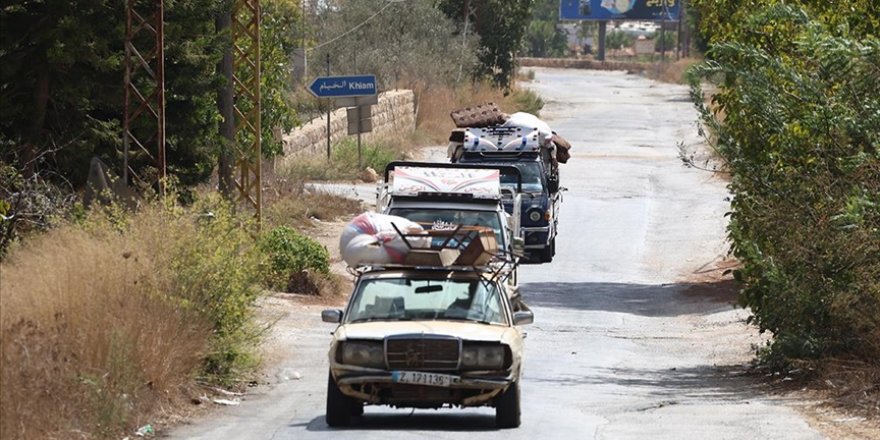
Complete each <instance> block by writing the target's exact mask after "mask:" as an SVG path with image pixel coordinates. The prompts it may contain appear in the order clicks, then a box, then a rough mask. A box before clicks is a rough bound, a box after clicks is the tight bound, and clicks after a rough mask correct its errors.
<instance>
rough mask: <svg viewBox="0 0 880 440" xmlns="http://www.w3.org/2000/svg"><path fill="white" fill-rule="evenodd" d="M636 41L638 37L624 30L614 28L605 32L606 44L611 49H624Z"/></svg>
mask: <svg viewBox="0 0 880 440" xmlns="http://www.w3.org/2000/svg"><path fill="white" fill-rule="evenodd" d="M635 41H636V37H635V36H633V35H632V34H630V33H628V32H624V31H618V30H613V31H611V32H608V33H607V34H605V46H607V47H608V48H609V49H617V50H620V49H623V48H624V47H630V46H632V45H633V43H634V42H635Z"/></svg>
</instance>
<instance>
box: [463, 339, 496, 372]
mask: <svg viewBox="0 0 880 440" xmlns="http://www.w3.org/2000/svg"><path fill="white" fill-rule="evenodd" d="M504 358H505V352H504V346H502V345H472V346H465V347H464V348H463V349H462V351H461V366H462V367H463V368H465V369H480V370H500V369H502V368H504Z"/></svg>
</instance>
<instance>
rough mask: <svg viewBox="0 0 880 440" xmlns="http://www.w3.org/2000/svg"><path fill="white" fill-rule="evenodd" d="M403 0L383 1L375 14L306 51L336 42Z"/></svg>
mask: <svg viewBox="0 0 880 440" xmlns="http://www.w3.org/2000/svg"><path fill="white" fill-rule="evenodd" d="M403 1H405V0H387V3H385V5H384V6H382V7H381V8H379V10H378V11H376V13H375V14H373V15H371V16H369V17H368V18H367V19H366V20H364V21H362V22H360V23H358V24H357V25H356V26H355V27H353V28H351V29H349V30H347V31H345V32H343V33H342V34H340V35H337V36H336V37H335V38H333V39H332V40H330V41H325V42H323V43H321V44H319V45H317V46H315V47H310V48H308V49H306V52H310V51H313V50H315V49H319V48H322V47H324V46H326V45H328V44H330V43H333V42H336V41H337V40H339V39H341V38H343V37H345V36H346V35H348V34H350V33H352V32H354V31H356V30H358V29H360V28H361V27H362V26H363V25H365V24H367V22H369V21H370V20H372V19H374V18H376V17H377V16H379V14H381V13H382V11H384V10H385V9H387V8H388V7H389V6H391V5H392V4H394V3H401V2H403Z"/></svg>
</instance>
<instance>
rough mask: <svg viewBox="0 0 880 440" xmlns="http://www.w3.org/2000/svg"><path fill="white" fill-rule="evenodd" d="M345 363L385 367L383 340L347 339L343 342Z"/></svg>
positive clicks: (343, 360)
mask: <svg viewBox="0 0 880 440" xmlns="http://www.w3.org/2000/svg"><path fill="white" fill-rule="evenodd" d="M341 361H342V363H343V364H348V365H357V366H359V367H368V368H385V353H384V351H383V349H382V343H381V342H367V341H346V342H343V343H342V359H341Z"/></svg>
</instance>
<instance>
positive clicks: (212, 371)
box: [0, 0, 541, 439]
mask: <svg viewBox="0 0 880 440" xmlns="http://www.w3.org/2000/svg"><path fill="white" fill-rule="evenodd" d="M56 3H57V2H56ZM56 3H52V4H46V3H44V2H25V3H20V4H14V5H7V6H4V7H2V8H0V37H2V38H0V74H2V75H0V331H2V337H0V437H2V438H85V439H92V438H94V439H103V438H123V437H126V436H127V435H131V434H132V432H133V431H134V430H135V429H137V428H138V427H141V426H145V425H147V424H156V423H157V422H158V423H159V424H160V425H161V423H162V420H164V419H173V418H174V415H175V414H177V413H178V410H180V409H181V408H183V407H184V406H186V405H190V404H191V402H192V401H193V399H194V398H199V397H200V396H202V395H203V394H204V393H205V391H206V389H207V388H213V387H217V386H219V387H226V388H240V387H242V386H243V385H244V384H246V383H248V382H249V381H250V380H252V379H253V377H254V375H255V373H256V368H257V367H258V366H259V358H258V356H257V353H258V346H259V343H260V340H261V336H262V335H263V334H264V333H265V332H266V331H267V330H268V328H269V325H270V324H271V323H267V322H263V321H262V320H261V317H260V316H258V315H257V313H256V309H255V307H254V306H255V305H256V304H257V302H258V301H259V300H260V297H261V296H262V295H265V294H267V293H268V292H271V291H279V290H281V291H288V292H295V293H306V294H317V295H334V294H336V293H338V292H339V291H340V290H341V288H342V287H343V283H341V281H340V279H339V277H338V276H336V275H334V274H333V273H332V272H331V271H329V269H328V268H329V267H330V261H329V254H328V252H327V250H326V249H325V248H324V247H323V246H321V245H320V244H318V243H317V242H316V241H315V240H313V239H312V238H310V237H309V235H310V234H311V233H312V231H313V230H314V227H315V226H316V225H318V224H319V222H326V221H333V220H336V219H338V218H339V217H341V216H346V215H350V214H353V213H355V212H358V211H359V210H360V209H361V206H360V203H359V202H357V201H352V200H349V199H346V198H344V197H342V196H339V195H334V194H329V193H326V192H322V191H316V190H313V189H310V188H309V187H308V186H307V185H306V184H305V180H306V179H352V178H357V177H358V176H359V175H360V173H361V172H362V170H361V169H360V168H358V167H357V150H356V145H355V142H354V140H353V139H346V140H344V141H342V142H341V143H340V144H338V145H336V146H335V148H334V152H333V165H332V166H328V165H327V164H326V159H325V158H324V157H320V158H314V159H315V160H314V161H312V158H309V159H308V160H304V161H302V162H299V161H298V162H297V163H298V164H299V165H298V166H301V169H297V170H284V169H281V170H278V172H275V173H273V172H271V171H268V170H267V173H266V174H267V175H266V176H265V180H264V184H265V188H264V192H263V195H264V219H263V223H262V227H261V228H260V227H257V225H256V224H255V223H254V222H253V221H252V218H251V213H249V212H248V210H247V208H246V207H244V206H241V205H236V204H235V203H233V202H230V201H227V200H224V199H223V198H222V197H221V196H219V195H217V194H216V193H215V190H216V188H213V187H210V186H209V185H212V184H209V182H216V180H217V175H218V172H217V169H218V162H219V161H220V160H221V158H222V157H224V155H225V154H227V153H228V152H229V151H230V150H231V148H232V146H230V145H227V143H226V142H225V140H224V137H223V136H222V135H221V133H220V127H219V123H220V122H221V121H222V117H221V116H220V113H219V110H218V105H217V99H218V94H219V93H220V92H221V90H223V88H224V87H225V80H224V78H223V75H222V74H221V73H220V72H219V70H218V69H219V67H218V64H219V62H220V60H221V59H222V55H223V50H224V47H227V46H228V45H229V38H230V33H229V30H228V29H226V30H219V31H218V29H217V27H216V22H215V21H216V20H217V18H218V17H220V16H222V15H223V14H225V13H227V12H228V11H229V8H230V6H231V2H229V1H224V2H210V1H206V0H197V1H188V2H165V40H166V43H165V49H166V52H165V86H166V100H167V106H166V134H167V145H166V147H167V161H168V172H169V175H170V176H171V178H170V179H169V181H168V182H166V183H167V184H168V186H169V187H170V191H169V194H168V196H167V197H166V198H164V199H160V198H157V197H155V196H151V195H149V194H150V193H151V192H152V191H153V190H155V188H149V187H143V188H134V187H135V186H137V185H135V184H134V183H135V182H133V181H132V182H120V181H119V180H115V178H113V177H112V176H111V177H110V182H109V183H110V186H111V189H113V190H114V191H113V192H116V194H115V195H114V194H110V193H105V192H102V191H101V188H90V187H87V185H86V182H87V179H88V178H89V172H90V164H92V163H93V162H92V161H93V159H98V160H100V161H101V162H103V163H104V164H106V167H107V168H108V169H109V170H112V171H116V174H120V173H119V171H120V170H121V164H122V156H121V150H122V143H121V125H122V123H121V113H122V108H121V103H122V94H123V62H122V60H123V58H122V57H123V36H124V29H125V14H124V9H123V8H124V6H123V3H120V2H108V1H94V2H77V1H75V2H67V3H64V4H61V3H57V4H56ZM261 3H262V8H263V17H262V29H261V31H262V41H263V50H262V52H261V53H262V57H263V59H262V65H263V76H262V82H261V84H262V127H263V133H262V136H263V139H262V140H263V153H264V155H265V157H264V158H265V159H272V158H273V157H274V156H276V155H278V154H280V153H281V151H282V150H281V144H280V139H279V137H278V136H277V135H276V134H277V132H286V131H289V130H291V129H292V128H293V127H294V126H295V125H296V124H297V123H298V120H299V119H308V118H309V115H310V112H317V111H319V110H321V109H320V106H319V105H316V103H315V101H314V100H312V99H311V98H308V99H303V96H302V94H301V93H302V92H301V90H300V87H299V86H297V85H296V84H295V83H294V82H293V81H291V76H290V73H291V71H292V70H293V66H292V60H293V58H294V57H293V53H294V50H295V49H296V48H297V47H298V46H299V45H301V44H303V43H305V45H306V46H307V47H309V49H310V52H309V57H310V58H309V66H311V71H310V72H306V78H305V79H306V80H308V79H310V78H312V77H314V76H318V75H322V74H324V65H323V64H322V62H318V61H317V60H323V59H324V56H325V55H326V54H328V53H329V54H331V67H332V73H333V74H350V73H355V72H357V73H375V74H376V75H377V76H378V77H379V81H380V84H381V88H382V89H389V88H393V87H398V88H410V89H413V90H414V91H415V92H416V94H417V95H418V96H419V100H418V103H417V105H418V108H419V116H418V118H419V122H418V124H419V127H420V128H419V130H417V131H416V133H415V134H403V135H401V137H400V138H398V139H375V140H372V139H371V140H369V141H367V142H366V143H365V148H364V156H363V160H364V165H365V166H369V167H372V168H374V169H376V170H377V171H380V172H381V169H382V168H384V165H385V164H386V163H388V162H389V161H391V160H395V159H400V158H404V157H409V156H408V155H409V154H411V153H412V151H411V150H412V148H413V147H414V146H416V145H425V144H428V143H431V142H440V141H442V142H445V138H446V136H447V135H448V128H451V121H450V120H449V116H448V113H449V111H451V110H452V109H453V108H455V107H458V106H460V105H470V104H474V103H477V102H481V101H493V100H494V101H496V102H503V103H504V104H503V106H504V108H505V110H508V111H516V110H520V109H526V110H529V111H537V110H538V109H539V108H540V105H541V103H540V100H539V99H538V98H537V96H535V95H534V94H531V93H528V92H524V91H521V90H518V89H517V88H516V87H515V84H514V82H513V72H514V66H515V63H514V54H515V49H516V48H517V47H519V45H520V42H521V37H522V29H524V28H525V27H526V26H525V25H524V23H526V22H527V21H528V18H529V8H530V2H528V1H525V0H518V1H517V2H514V3H516V4H515V5H514V6H515V7H513V8H511V5H512V3H511V2H507V1H495V0H493V1H488V2H481V3H480V4H479V5H477V4H471V5H470V6H468V4H469V3H472V2H464V1H456V0H444V1H442V2H436V3H432V2H406V3H400V2H385V1H378V0H375V1H374V0H371V1H360V0H358V1H353V0H351V1H340V2H332V3H326V2H312V3H310V4H309V5H308V6H307V7H306V8H302V5H301V2H298V1H293V0H264V1H262V2H261ZM331 6H332V7H331ZM380 8H381V9H384V11H383V12H382V13H381V14H378V15H376V16H375V17H373V18H372V19H370V20H371V21H370V22H369V23H368V24H369V25H367V26H361V27H358V28H357V29H356V30H355V31H352V32H349V30H351V29H352V28H355V27H357V25H358V24H359V23H362V22H364V21H365V20H367V19H368V18H369V17H371V16H373V15H374V14H376V11H377V10H378V9H380ZM303 13H305V15H306V17H307V18H306V19H305V20H304V17H303V16H302V14H303ZM465 22H469V25H468V27H467V28H465V27H464V23H465ZM342 49H344V50H342ZM141 86H143V85H141ZM144 91H145V92H148V91H149V90H147V89H144ZM447 95H448V96H447ZM450 96H452V97H454V98H450ZM441 119H442V121H443V122H440V120H441ZM444 124H449V125H445V126H444ZM142 128H143V129H144V130H145V131H144V132H143V133H144V134H146V133H148V132H149V130H148V129H149V127H135V130H138V131H139V130H141V129H142ZM132 167H133V168H134V169H135V170H137V171H138V172H139V173H145V174H146V175H149V174H150V173H153V174H154V173H155V170H154V169H151V167H152V164H151V160H150V159H149V158H148V157H146V156H145V155H140V156H137V157H135V158H134V159H133V160H132ZM265 168H267V169H268V168H270V167H265ZM120 187H121V188H122V189H121V190H120ZM96 189H97V190H98V193H97V194H96V193H95V191H93V190H96ZM117 190H119V191H117ZM138 192H141V193H140V194H138ZM83 198H87V199H91V202H92V203H83ZM86 205H89V206H90V208H86V207H85V206H86ZM208 393H209V394H210V391H208ZM199 401H201V400H199Z"/></svg>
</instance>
